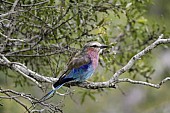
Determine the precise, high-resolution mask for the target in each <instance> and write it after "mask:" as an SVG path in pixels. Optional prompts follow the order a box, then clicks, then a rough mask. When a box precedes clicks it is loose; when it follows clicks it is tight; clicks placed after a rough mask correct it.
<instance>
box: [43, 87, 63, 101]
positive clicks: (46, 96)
mask: <svg viewBox="0 0 170 113" xmlns="http://www.w3.org/2000/svg"><path fill="white" fill-rule="evenodd" d="M63 85H64V84H61V85H58V86H57V87H55V89H53V90H51V91H50V92H48V93H47V94H46V95H45V96H44V97H42V98H41V99H40V100H41V101H45V100H47V99H49V98H50V97H51V96H52V95H53V94H54V93H55V92H56V90H58V89H59V88H60V87H61V86H63Z"/></svg>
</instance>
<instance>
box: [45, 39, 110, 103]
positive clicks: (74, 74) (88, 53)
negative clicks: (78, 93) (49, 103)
mask: <svg viewBox="0 0 170 113" xmlns="http://www.w3.org/2000/svg"><path fill="white" fill-rule="evenodd" d="M106 47H107V46H106V45H102V44H100V43H99V42H90V43H87V44H86V45H85V46H84V48H83V50H82V51H81V53H80V54H78V55H76V56H75V57H74V58H72V60H71V61H70V62H69V63H68V66H67V70H66V71H65V72H64V74H62V75H61V76H60V77H59V79H58V81H56V82H55V83H54V84H53V85H52V87H53V90H51V91H50V92H49V93H48V94H47V95H46V96H44V97H43V98H42V99H43V100H46V99H47V98H49V97H50V96H51V95H52V94H54V92H55V91H56V90H58V89H59V88H60V87H61V86H63V85H64V84H65V83H67V82H72V81H73V82H83V81H85V80H87V79H88V78H89V77H91V76H92V74H93V73H94V71H95V69H96V67H97V66H98V60H99V54H100V52H101V50H102V49H103V48H106Z"/></svg>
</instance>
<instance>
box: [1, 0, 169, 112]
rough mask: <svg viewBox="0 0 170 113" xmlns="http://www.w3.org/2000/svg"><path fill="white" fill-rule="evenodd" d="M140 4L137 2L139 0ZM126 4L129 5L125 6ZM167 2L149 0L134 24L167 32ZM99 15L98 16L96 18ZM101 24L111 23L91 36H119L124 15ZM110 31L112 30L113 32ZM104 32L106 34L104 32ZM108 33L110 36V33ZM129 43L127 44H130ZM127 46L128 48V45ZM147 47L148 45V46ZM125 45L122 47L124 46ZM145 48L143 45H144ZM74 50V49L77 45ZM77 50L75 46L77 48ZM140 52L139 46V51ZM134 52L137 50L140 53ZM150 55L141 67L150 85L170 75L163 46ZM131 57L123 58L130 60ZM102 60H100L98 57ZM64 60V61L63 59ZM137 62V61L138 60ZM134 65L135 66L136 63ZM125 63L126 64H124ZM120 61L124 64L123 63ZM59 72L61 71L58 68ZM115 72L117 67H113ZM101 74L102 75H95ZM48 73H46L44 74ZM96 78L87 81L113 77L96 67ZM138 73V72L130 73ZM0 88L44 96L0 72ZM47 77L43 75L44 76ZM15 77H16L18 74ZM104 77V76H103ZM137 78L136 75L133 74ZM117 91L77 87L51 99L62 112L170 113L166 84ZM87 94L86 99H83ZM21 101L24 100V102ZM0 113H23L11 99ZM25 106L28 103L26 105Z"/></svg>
mask: <svg viewBox="0 0 170 113" xmlns="http://www.w3.org/2000/svg"><path fill="white" fill-rule="evenodd" d="M139 1H140V0H139ZM129 5H130V4H129ZM169 6H170V1H169V0H153V1H152V2H151V4H148V5H147V7H145V9H146V11H145V13H144V15H143V18H142V17H141V18H140V19H139V20H138V21H140V22H141V23H144V24H145V21H146V23H147V24H148V26H157V25H159V27H160V28H164V27H165V28H166V31H167V33H168V32H169V30H170V21H169V20H170V7H169ZM100 16H101V17H102V16H103V14H101V15H100V14H99V17H100ZM105 19H106V20H104V21H109V22H112V24H111V25H108V26H106V27H108V28H107V30H103V28H101V29H100V28H99V29H97V30H93V31H92V32H91V33H92V34H97V33H101V34H107V35H108V36H110V37H111V36H112V34H119V33H120V31H121V30H120V31H119V30H115V26H116V25H117V24H120V23H121V24H123V23H126V22H125V21H126V19H125V18H124V15H121V14H120V18H118V17H115V16H114V15H113V13H109V14H108V15H107V18H105ZM113 30H114V31H113ZM105 32H106V33H105ZM110 32H111V33H110ZM130 44H131V43H130ZM130 44H129V45H130ZM148 45H149V44H148ZM125 46H126V45H125ZM145 46H147V45H145ZM77 47H78V46H77ZM78 48H79V47H78ZM140 50H142V47H141V48H140ZM140 50H138V51H140ZM149 54H152V56H149V55H148V56H149V57H148V56H147V55H146V56H144V58H143V59H144V62H142V63H144V65H147V66H151V67H153V69H154V70H155V71H154V73H153V74H152V75H150V76H151V78H152V79H151V80H150V81H151V82H152V83H159V82H160V80H161V79H163V78H165V77H167V76H170V71H169V70H170V50H169V49H168V46H167V47H157V48H156V49H154V50H153V51H152V52H151V53H149ZM117 57H119V55H115V56H114V57H112V58H115V59H114V60H115V61H116V60H117ZM130 58H131V57H128V58H126V60H127V61H128V59H130ZM101 59H104V57H101ZM64 61H65V60H64ZM117 62H118V61H117ZM139 62H140V61H139ZM139 62H138V63H139ZM126 63H127V62H126ZM126 63H125V62H124V65H125V64H126ZM61 69H62V68H61ZM116 69H118V68H116ZM99 73H102V74H99ZM8 74H9V75H11V76H13V75H15V74H16V73H14V72H13V71H9V72H8ZM48 74H49V73H48ZM95 74H96V75H97V76H93V77H92V78H91V79H90V81H93V80H96V78H97V77H98V76H100V77H99V78H100V79H99V80H107V79H108V78H109V77H110V76H112V75H113V73H112V72H109V71H105V69H104V67H102V66H99V67H98V69H97V71H96V73H95ZM134 74H138V72H136V73H134ZM0 75H1V76H0V85H1V86H2V87H3V88H8V89H15V90H16V91H19V92H25V93H31V94H32V95H35V96H36V97H37V98H40V97H42V96H43V95H44V94H45V93H42V91H41V90H40V89H39V88H37V87H36V86H27V85H24V86H23V87H22V86H21V85H16V82H15V83H14V79H15V81H17V79H16V78H12V77H9V76H6V74H5V72H3V71H0ZM46 75H47V74H46ZM18 76H19V75H18ZM103 76H106V77H103ZM136 76H137V75H136ZM121 77H122V78H123V77H129V78H133V76H130V74H123V75H122V76H121ZM135 79H136V80H145V78H143V77H142V76H137V77H136V78H135ZM119 87H120V88H121V90H122V91H123V92H124V93H125V94H122V93H121V91H120V90H119V89H104V90H100V91H99V90H88V89H83V88H79V87H71V88H70V89H69V90H70V91H71V92H73V94H72V95H66V96H59V95H55V96H54V97H53V98H52V99H51V100H49V101H52V102H55V103H56V104H58V103H60V105H59V106H60V107H61V108H62V109H63V112H64V113H75V112H77V113H170V92H169V87H170V82H169V83H168V82H167V83H166V84H165V85H163V86H162V87H161V88H160V89H154V88H151V87H147V86H141V85H132V84H129V83H121V84H119ZM65 90H67V88H66V87H63V88H61V89H60V90H59V92H65ZM87 95H88V96H87ZM24 101H25V100H24ZM0 104H3V106H0V113H11V112H14V113H23V111H24V109H23V108H22V107H21V106H19V105H18V104H16V103H15V102H14V101H13V100H0ZM28 105H29V103H28Z"/></svg>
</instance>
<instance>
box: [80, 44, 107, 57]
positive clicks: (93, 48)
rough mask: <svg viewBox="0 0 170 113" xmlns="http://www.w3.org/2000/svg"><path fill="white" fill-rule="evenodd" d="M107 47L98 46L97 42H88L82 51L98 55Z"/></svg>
mask: <svg viewBox="0 0 170 113" xmlns="http://www.w3.org/2000/svg"><path fill="white" fill-rule="evenodd" d="M107 47H108V46H106V45H103V44H100V43H99V42H89V43H87V44H86V45H85V46H84V49H83V51H85V52H88V51H92V52H97V53H98V54H99V53H100V52H101V51H102V49H104V48H107Z"/></svg>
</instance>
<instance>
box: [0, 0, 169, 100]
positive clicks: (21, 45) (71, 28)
mask: <svg viewBox="0 0 170 113" xmlns="http://www.w3.org/2000/svg"><path fill="white" fill-rule="evenodd" d="M16 1H17V0H16ZM16 1H14V0H7V1H5V0H2V3H1V5H0V6H1V7H0V13H1V14H6V13H8V12H12V11H13V12H14V13H12V14H7V15H6V16H3V15H0V26H1V27H0V33H1V35H0V53H1V54H3V55H5V56H6V57H7V58H8V59H9V60H10V61H12V62H20V63H22V64H25V65H26V66H27V67H28V68H30V69H31V70H33V71H35V72H37V73H40V74H42V75H44V76H52V77H57V76H59V75H60V74H61V73H62V72H63V71H64V68H65V65H66V64H67V62H68V61H69V59H70V58H71V57H72V56H73V55H74V54H75V53H76V52H78V51H80V50H81V48H82V46H83V45H84V44H85V43H87V42H89V41H99V42H101V43H103V44H107V45H110V46H112V49H107V50H105V51H104V52H103V54H102V55H101V57H100V64H101V66H102V71H101V72H102V73H97V72H96V75H95V77H93V79H92V81H105V80H107V79H109V78H110V77H111V76H112V75H113V74H114V73H115V72H116V71H117V70H118V69H120V68H121V67H122V66H124V65H125V64H126V63H127V62H128V61H129V59H130V58H131V57H132V56H133V55H135V54H137V53H138V52H139V51H140V50H142V49H144V48H145V47H146V46H148V45H149V44H151V43H153V42H154V41H155V40H156V39H157V38H158V36H159V35H160V34H162V33H163V34H165V35H168V34H167V32H166V29H165V28H164V27H161V26H160V25H158V24H153V25H150V24H149V23H148V20H147V18H146V17H145V13H146V9H147V6H148V4H151V3H152V1H151V0H145V1H143V0H49V1H48V0H45V1H44V0H20V1H18V2H17V4H16V5H14V2H16ZM12 9H13V10H12ZM150 58H153V56H151V55H147V57H145V58H144V59H142V60H140V61H138V62H137V63H136V64H135V65H134V66H133V67H132V68H131V69H130V70H129V72H128V73H126V75H129V76H131V77H132V78H133V79H135V78H136V77H137V76H142V77H143V78H145V80H146V81H149V79H151V74H152V73H153V72H154V69H153V68H152V67H151V65H150V64H147V63H146V62H148V59H150ZM0 70H1V72H3V73H4V74H5V75H6V76H8V77H9V78H12V79H13V80H14V82H15V86H18V85H20V86H21V87H25V85H31V86H32V83H31V82H30V81H29V80H28V79H26V78H24V77H23V76H20V75H19V74H16V73H11V70H10V69H8V67H4V66H0ZM105 72H106V73H108V75H109V76H107V77H105V76H103V74H104V73H105ZM99 92H101V90H100V89H99ZM95 93H96V92H94V91H90V90H86V91H83V92H82V99H81V102H82V103H83V102H84V100H85V96H86V95H88V96H89V97H90V98H91V99H93V100H95V96H94V94H95Z"/></svg>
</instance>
